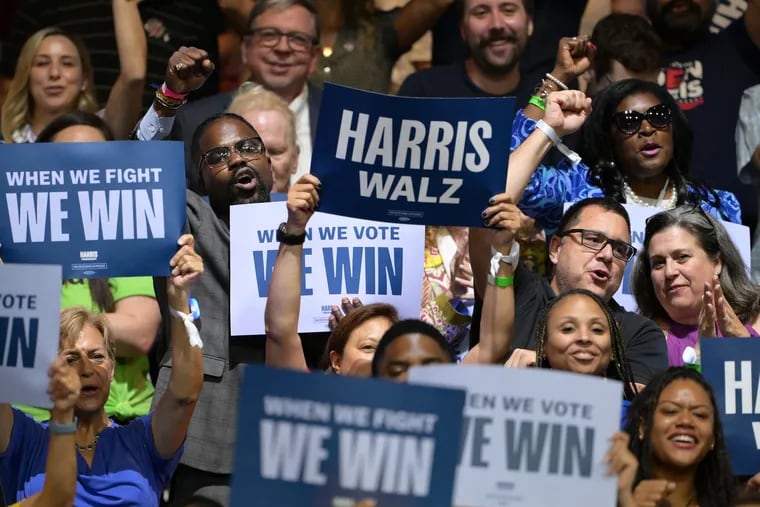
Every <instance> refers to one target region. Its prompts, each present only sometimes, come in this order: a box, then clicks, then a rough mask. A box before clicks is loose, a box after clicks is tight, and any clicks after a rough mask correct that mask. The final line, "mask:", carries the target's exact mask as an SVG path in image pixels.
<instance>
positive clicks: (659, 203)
mask: <svg viewBox="0 0 760 507" xmlns="http://www.w3.org/2000/svg"><path fill="white" fill-rule="evenodd" d="M669 183H670V178H668V179H666V180H665V185H663V186H662V190H661V191H660V195H659V196H657V200H656V202H655V203H654V204H652V203H651V202H648V201H652V199H648V200H645V199H646V198H645V197H640V196H638V195H637V194H636V192H634V191H633V189H632V188H631V186H630V185H629V184H628V180H625V179H624V180H623V192H624V193H625V200H626V201H627V202H629V203H632V204H638V205H639V206H646V207H647V208H662V209H673V208H675V207H676V199H677V195H676V185H675V183H674V184H672V185H670V197H668V198H667V199H665V193H666V192H667V191H668V184H669Z"/></svg>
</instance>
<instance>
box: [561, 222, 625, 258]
mask: <svg viewBox="0 0 760 507" xmlns="http://www.w3.org/2000/svg"><path fill="white" fill-rule="evenodd" d="M576 233H577V234H580V235H581V245H583V246H585V247H586V248H590V249H591V250H594V251H596V252H599V251H600V250H602V249H603V248H604V247H605V246H607V245H608V244H609V245H610V246H612V255H613V256H615V257H617V258H618V259H620V260H622V261H626V262H628V261H629V260H631V257H633V256H634V255H636V248H635V247H634V246H633V245H631V244H630V243H626V242H625V241H621V240H619V239H611V238H608V237H607V236H606V235H605V234H603V233H601V232H599V231H592V230H590V229H568V230H566V231H563V232H560V233H557V236H559V237H560V238H562V237H565V236H568V235H570V234H576Z"/></svg>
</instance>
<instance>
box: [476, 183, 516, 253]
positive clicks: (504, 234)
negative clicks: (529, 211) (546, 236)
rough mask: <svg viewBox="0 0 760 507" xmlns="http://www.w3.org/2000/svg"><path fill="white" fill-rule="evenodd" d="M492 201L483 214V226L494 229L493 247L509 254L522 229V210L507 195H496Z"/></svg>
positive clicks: (492, 234) (492, 235)
mask: <svg viewBox="0 0 760 507" xmlns="http://www.w3.org/2000/svg"><path fill="white" fill-rule="evenodd" d="M491 201H492V202H493V204H492V205H491V206H489V207H488V208H486V210H485V211H484V212H483V216H484V218H483V225H485V226H486V227H491V228H492V233H491V245H492V246H493V247H494V248H496V249H497V250H499V251H502V252H503V253H507V252H509V248H510V246H511V245H512V241H513V240H514V238H515V235H516V234H517V231H518V230H519V229H520V224H521V222H522V220H521V213H520V209H519V208H518V207H517V206H516V205H515V204H514V203H513V202H512V199H511V198H510V197H509V196H508V195H507V194H506V193H505V194H499V195H495V196H494V197H493V198H492V199H491Z"/></svg>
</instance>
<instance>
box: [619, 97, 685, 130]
mask: <svg viewBox="0 0 760 507" xmlns="http://www.w3.org/2000/svg"><path fill="white" fill-rule="evenodd" d="M643 120H646V121H647V122H649V124H650V125H651V126H652V127H654V128H656V129H664V128H665V127H667V126H668V125H670V122H671V121H673V112H672V111H671V110H670V107H668V106H667V104H657V105H656V106H652V107H650V108H649V109H647V110H646V112H645V113H640V112H638V111H633V110H631V109H628V110H626V111H620V112H618V113H615V114H613V115H612V121H613V122H614V123H615V126H616V127H617V129H618V130H619V131H620V133H621V134H624V135H627V136H630V135H633V134H635V133H637V132H638V131H639V130H640V129H641V122H642V121H643Z"/></svg>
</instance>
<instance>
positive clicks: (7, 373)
mask: <svg viewBox="0 0 760 507" xmlns="http://www.w3.org/2000/svg"><path fill="white" fill-rule="evenodd" d="M0 287H2V290H1V291H0V402H2V403H20V404H24V405H31V406H34V407H43V408H50V407H52V406H53V405H52V403H51V401H50V397H49V396H48V394H47V388H48V374H47V372H48V368H50V364H51V363H52V362H53V360H54V359H55V357H56V356H57V355H58V328H59V325H60V321H61V266H42V265H33V264H23V265H22V264H2V265H0Z"/></svg>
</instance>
